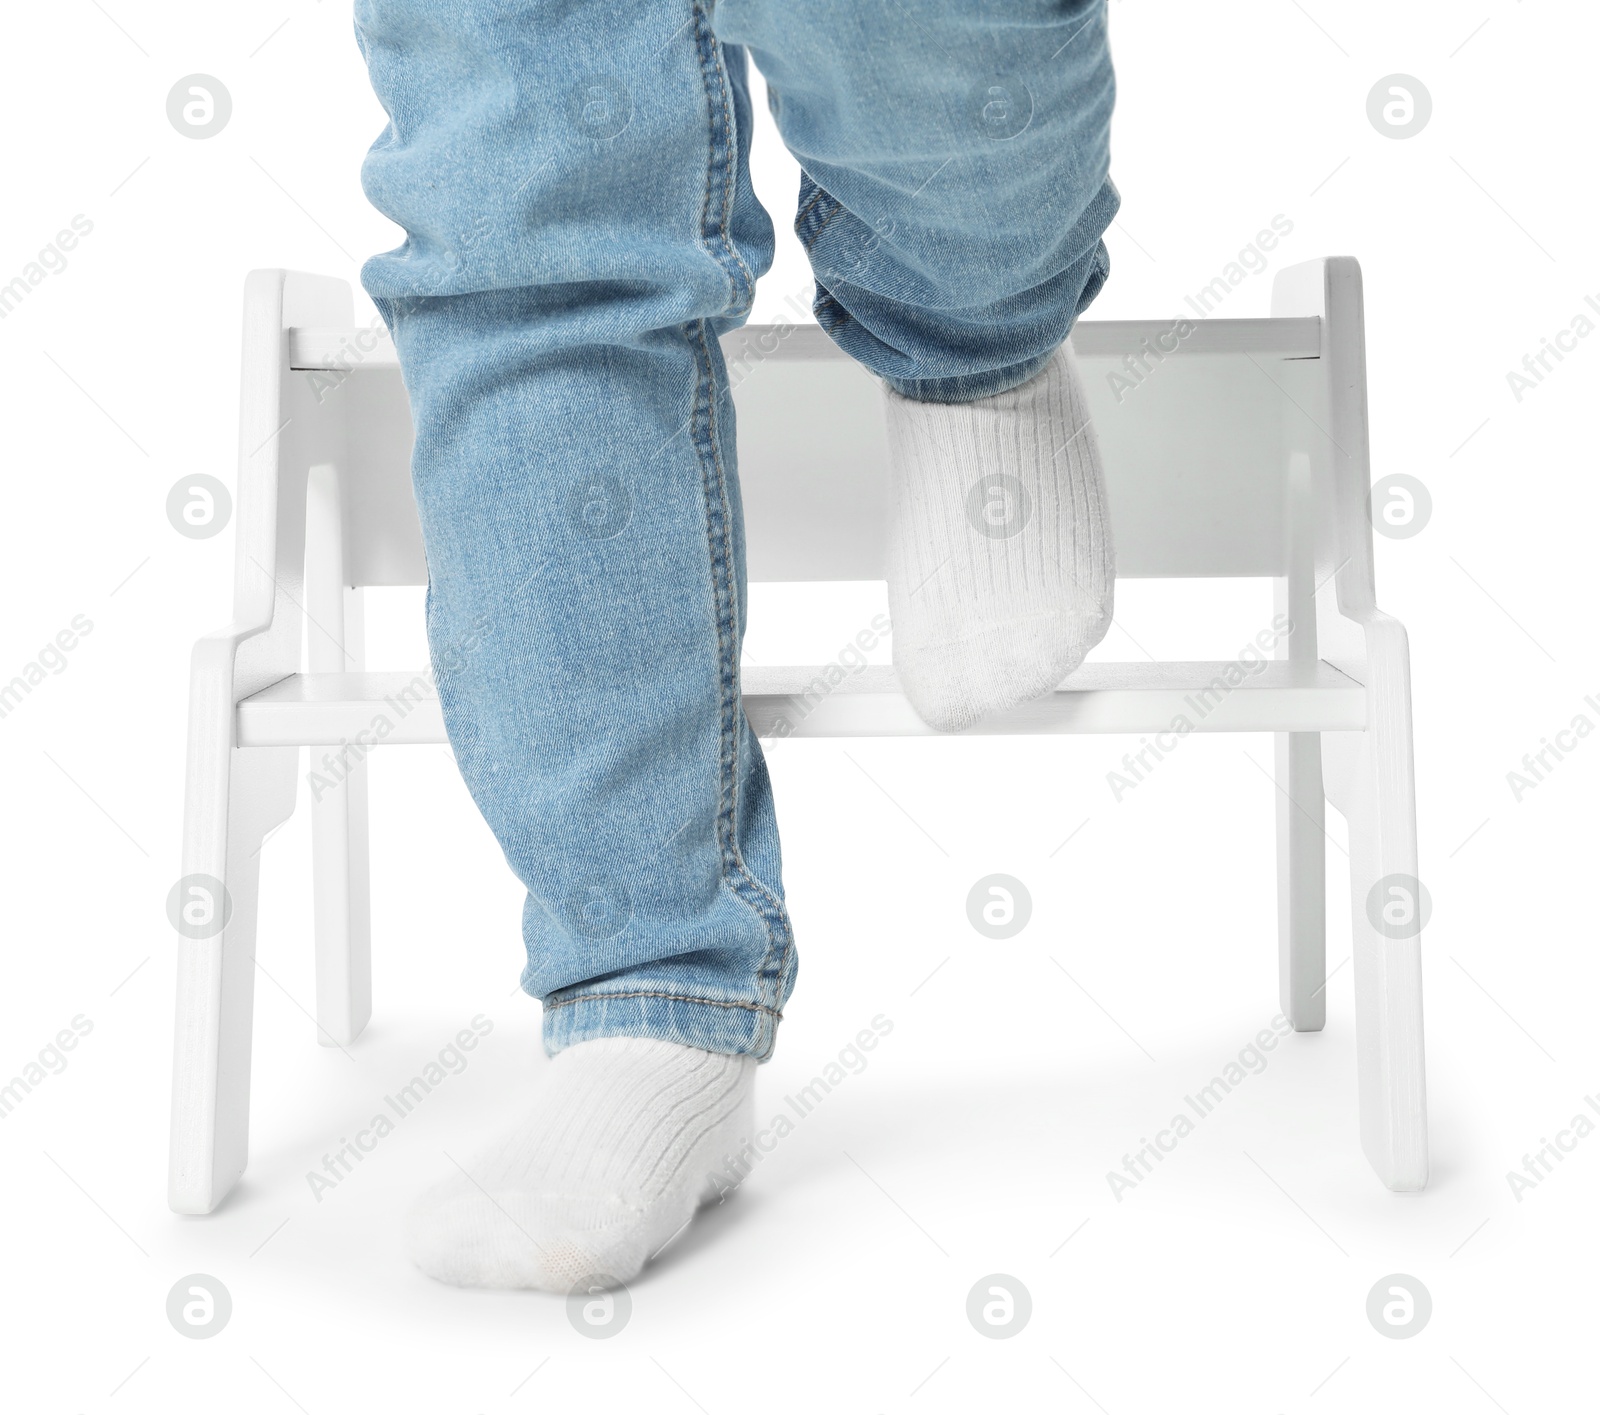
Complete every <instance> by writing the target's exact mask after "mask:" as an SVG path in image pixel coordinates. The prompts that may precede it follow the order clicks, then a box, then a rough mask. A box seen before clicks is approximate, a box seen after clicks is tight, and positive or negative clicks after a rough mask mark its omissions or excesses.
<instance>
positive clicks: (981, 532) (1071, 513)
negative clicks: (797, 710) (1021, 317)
mask: <svg viewBox="0 0 1600 1415" xmlns="http://www.w3.org/2000/svg"><path fill="white" fill-rule="evenodd" d="M884 394H885V398H886V400H887V414H888V424H889V472H890V477H891V503H890V525H889V563H888V576H889V615H890V618H891V619H892V621H893V623H894V664H895V670H896V673H897V675H898V677H899V679H900V684H901V687H902V688H903V689H904V691H905V693H906V695H907V696H908V697H909V698H910V699H911V703H912V706H913V707H915V708H916V710H917V712H918V714H919V715H920V716H921V717H922V719H923V720H924V721H925V722H927V723H928V724H929V726H931V727H937V728H939V729H940V730H941V731H946V732H954V731H959V730H960V729H961V728H963V727H970V726H971V725H972V724H973V723H974V722H976V721H977V720H978V719H979V718H980V717H982V716H984V715H986V714H988V713H991V712H1000V711H1003V710H1005V709H1006V708H1010V707H1015V706H1016V705H1017V704H1018V703H1023V702H1027V701H1029V700H1030V699H1032V698H1036V697H1038V696H1039V695H1040V694H1042V693H1048V692H1049V691H1050V690H1051V689H1052V688H1054V687H1055V686H1056V684H1058V683H1059V682H1060V681H1061V680H1062V679H1063V678H1065V677H1066V676H1067V674H1069V673H1070V672H1072V670H1073V669H1074V668H1076V667H1077V666H1078V665H1079V664H1080V663H1082V662H1083V658H1084V655H1085V654H1087V653H1088V652H1089V650H1090V649H1092V648H1093V647H1094V646H1095V645H1096V644H1097V643H1099V642H1100V640H1101V638H1102V637H1104V635H1105V632H1106V630H1107V629H1108V628H1109V627H1110V625H1111V604H1112V591H1113V587H1114V584H1115V574H1116V571H1115V566H1114V557H1113V549H1112V542H1111V527H1110V523H1109V520H1108V519H1107V513H1106V496H1105V483H1104V480H1103V478H1102V477H1101V473H1100V452H1099V448H1098V446H1097V445H1096V443H1095V436H1094V429H1093V427H1092V426H1090V424H1089V412H1088V404H1087V400H1086V399H1085V398H1084V396H1083V385H1082V382H1081V380H1080V379H1079V376H1078V371H1077V365H1076V363H1075V361H1074V359H1073V355H1072V350H1071V348H1070V346H1068V345H1065V344H1063V345H1062V346H1061V349H1060V350H1059V351H1058V352H1057V353H1056V355H1055V357H1054V358H1053V359H1052V360H1051V361H1050V363H1049V364H1048V365H1047V366H1046V367H1045V369H1044V370H1043V371H1042V372H1041V373H1039V374H1038V375H1037V376H1036V377H1035V378H1033V379H1032V380H1030V381H1029V382H1027V383H1025V384H1023V385H1022V386H1021V387H1020V388H1013V389H1011V390H1009V391H1008V392H1005V393H997V394H995V395H994V396H993V397H989V398H980V399H978V400H977V401H976V402H972V403H949V404H944V403H919V402H916V401H915V400H913V399H910V398H903V397H901V396H900V395H899V394H897V393H894V392H892V391H890V390H888V389H885V390H884Z"/></svg>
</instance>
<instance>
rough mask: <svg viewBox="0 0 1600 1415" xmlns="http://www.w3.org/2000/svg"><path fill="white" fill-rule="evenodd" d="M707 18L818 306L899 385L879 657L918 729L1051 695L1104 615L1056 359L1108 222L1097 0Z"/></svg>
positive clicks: (818, 0)
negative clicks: (759, 127) (778, 176)
mask: <svg viewBox="0 0 1600 1415" xmlns="http://www.w3.org/2000/svg"><path fill="white" fill-rule="evenodd" d="M716 26H717V33H718V34H719V35H720V36H721V37H722V38H723V39H725V40H727V41H728V42H730V43H734V44H740V45H743V46H745V47H746V48H748V49H749V51H750V53H751V55H752V57H753V58H754V59H755V60H756V62H757V64H758V65H759V66H760V68H761V70H762V72H763V74H764V75H765V76H766V79H767V82H768V85H769V87H770V90H771V95H772V107H773V112H774V114H775V116H776V118H777V121H778V126H779V128H780V129H781V130H782V132H783V136H784V139H785V141H786V142H787V143H788V145H789V147H790V149H791V151H793V153H794V155H795V157H796V158H797V159H798V160H799V162H800V164H801V166H802V168H803V169H804V172H805V179H804V181H803V182H802V186H801V199H800V212H799V216H798V219H797V221H796V223H795V226H796V230H797V232H798V233H799V235H800V237H801V239H802V241H804V242H805V244H806V247H807V249H808V251H809V252H810V256H811V262H812V265H813V267H814V269H815V271H816V276H817V283H818V291H817V300H816V312H817V318H818V319H819V320H820V321H821V323H822V325H823V327H824V328H825V329H827V331H828V332H829V333H830V334H831V335H832V336H833V338H834V340H835V341H836V342H837V343H838V344H839V345H840V346H841V347H842V348H843V349H844V350H845V351H846V352H847V353H849V354H851V355H853V356H854V357H855V358H857V359H859V360H860V361H861V362H862V363H863V364H865V365H866V366H867V367H868V368H870V369H872V370H873V371H874V372H875V373H877V374H879V375H881V376H882V377H883V379H884V381H885V383H886V384H887V385H888V388H889V390H890V392H889V393H888V397H887V404H888V418H889V433H890V453H891V465H890V471H891V473H892V475H893V480H894V501H893V512H892V515H893V521H892V525H891V543H890V553H889V604H890V610H891V613H892V617H893V620H894V657H895V666H896V668H897V670H898V672H899V676H900V679H901V682H902V684H903V685H904V686H905V688H906V690H907V692H908V693H909V695H910V696H911V699H912V701H913V703H914V704H915V705H916V707H917V709H918V711H919V712H921V714H922V715H923V717H924V718H926V719H927V720H928V721H929V722H930V723H932V724H933V725H934V726H937V727H941V728H946V729H956V728H961V727H965V726H968V725H970V724H971V723H972V722H974V721H976V720H977V719H978V718H979V717H980V716H981V715H983V714H984V713H987V712H991V711H995V710H998V709H1003V708H1006V707H1010V706H1013V705H1015V704H1016V703H1019V702H1022V701H1024V700H1026V699H1028V698H1031V697H1034V696H1037V695H1038V694H1040V693H1043V692H1047V691H1048V690H1049V689H1051V688H1052V687H1054V686H1055V684H1056V683H1058V682H1059V681H1060V680H1061V679H1062V678H1063V677H1064V676H1065V675H1066V674H1067V673H1069V672H1070V671H1071V670H1072V669H1073V668H1075V667H1076V666H1077V665H1078V663H1079V662H1081V661H1082V658H1083V656H1084V654H1086V653H1087V652H1088V651H1089V649H1091V648H1092V647H1093V646H1094V645H1095V643H1097V642H1098V641H1099V639H1100V638H1101V636H1102V635H1103V634H1104V633H1105V631H1106V628H1107V627H1108V626H1109V624H1110V620H1111V600H1112V583H1113V568H1112V546H1111V537H1110V530H1109V526H1108V524H1107V519H1106V510H1105V497H1104V489H1103V486H1102V482H1101V477H1100V465H1099V454H1098V452H1097V450H1096V446H1095V440H1094V433H1093V429H1092V428H1091V427H1090V426H1089V425H1088V418H1087V411H1086V408H1085V403H1084V399H1083V393H1082V388H1081V386H1080V385H1079V382H1078V377H1077V374H1076V371H1075V369H1074V366H1073V364H1072V361H1071V354H1070V350H1068V349H1065V348H1061V345H1062V341H1063V340H1064V339H1065V338H1066V336H1067V333H1068V331H1069V330H1070V329H1071V327H1072V322H1073V320H1074V319H1075V318H1076V317H1077V316H1078V315H1079V314H1080V313H1081V312H1082V311H1083V309H1084V308H1086V307H1087V305H1088V304H1089V302H1090V300H1092V299H1093V298H1094V296H1095V294H1096V293H1097V292H1098V291H1099V289H1100V286H1101V284H1102V283H1103V282H1104V280H1105V277H1106V271H1107V257H1106V251H1105V246H1104V245H1103V244H1102V242H1101V239H1100V238H1101V234H1102V233H1103V232H1104V231H1105V229H1106V227H1107V226H1108V225H1109V224H1110V222H1111V219H1112V217H1113V216H1114V215H1115V213H1116V209H1117V195H1116V191H1115V189H1114V188H1113V187H1112V185H1111V181H1110V178H1109V176H1108V163H1109V155H1108V135H1109V126H1110V118H1111V106H1112V98H1113V82H1112V73H1111V60H1110V55H1109V52H1108V50H1107V47H1106V33H1105V8H1104V4H1103V0H1087V3H1086V2H1085V0H1000V2H999V3H989V4H984V5H976V4H973V3H971V0H923V3H918V4H914V5H912V4H908V5H892V4H880V3H871V4H859V5H840V4H834V3H831V0H784V3H778V0H719V2H718V4H717V7H716ZM1058 350H1059V352H1058Z"/></svg>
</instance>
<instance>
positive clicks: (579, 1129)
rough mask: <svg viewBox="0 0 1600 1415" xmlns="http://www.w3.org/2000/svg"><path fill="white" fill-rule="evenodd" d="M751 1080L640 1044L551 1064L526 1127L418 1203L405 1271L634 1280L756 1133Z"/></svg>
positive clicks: (472, 1281)
mask: <svg viewBox="0 0 1600 1415" xmlns="http://www.w3.org/2000/svg"><path fill="white" fill-rule="evenodd" d="M755 1070H756V1061H755V1058H754V1057H749V1056H724V1055H722V1054H720V1053H717V1052H709V1051H701V1050H699V1048H697V1047H686V1046H679V1045H677V1044H676V1043H674V1042H663V1041H653V1040H649V1039H646V1038H641V1037H604V1038H599V1039H597V1040H595V1041H589V1042H579V1043H578V1044H577V1045H575V1046H571V1047H568V1048H567V1049H566V1050H565V1051H562V1052H559V1053H557V1055H556V1056H555V1058H554V1059H553V1060H552V1061H551V1063H550V1067H549V1071H548V1073H547V1075H546V1076H545V1078H544V1082H543V1085H542V1086H541V1087H540V1089H539V1093H538V1095H537V1098H536V1099H535V1101H534V1107H533V1113H532V1114H531V1115H529V1116H528V1118H527V1119H526V1120H525V1121H524V1122H523V1123H522V1125H521V1126H519V1127H518V1129H517V1130H516V1131H515V1132H514V1133H513V1134H511V1135H510V1136H508V1137H507V1138H506V1139H505V1140H503V1141H502V1142H501V1143H500V1144H498V1145H496V1146H494V1147H493V1148H491V1149H489V1150H487V1151H486V1152H485V1153H483V1154H482V1155H480V1156H479V1157H478V1158H477V1159H476V1160H475V1161H474V1162H473V1163H471V1164H469V1165H468V1166H467V1173H466V1174H461V1173H457V1174H456V1175H455V1176H454V1177H453V1178H452V1179H449V1180H447V1181H445V1183H443V1184H441V1185H440V1186H439V1187H438V1188H437V1189H435V1190H433V1191H432V1192H431V1193H429V1194H427V1195H425V1196H424V1197H423V1199H422V1201H421V1202H420V1203H419V1204H418V1205H417V1207H416V1209H415V1210H414V1211H413V1213H412V1216H411V1222H410V1239H411V1255H412V1258H413V1260H414V1261H415V1262H416V1264H417V1266H418V1267H419V1268H421V1269H422V1271H423V1272H425V1273H427V1274H428V1275H429V1276H430V1277H435V1278H438V1279H439V1280H440V1281H441V1282H449V1283H454V1284H455V1285H456V1286H458V1287H538V1288H543V1289H545V1290H546V1291H548V1292H560V1293H570V1292H571V1291H572V1290H573V1289H574V1287H575V1286H576V1285H577V1284H578V1283H579V1282H582V1281H584V1280H586V1279H588V1280H593V1279H596V1278H599V1279H601V1280H603V1281H604V1282H605V1284H606V1285H608V1286H609V1285H614V1284H615V1283H621V1282H627V1281H630V1280H631V1279H632V1278H633V1277H635V1276H636V1275H637V1274H638V1272H639V1270H640V1269H641V1268H642V1267H643V1266H644V1265H645V1263H646V1262H647V1261H648V1260H649V1259H650V1258H651V1257H652V1256H654V1255H655V1253H656V1252H658V1251H659V1250H660V1249H661V1248H662V1247H663V1246H664V1245H665V1244H666V1243H667V1242H668V1240H669V1239H671V1238H672V1237H673V1236H674V1235H675V1234H676V1233H677V1232H678V1231H679V1230H680V1229H682V1228H683V1227H684V1226H685V1225H686V1224H687V1223H688V1222H689V1220H690V1219H691V1218H692V1217H693V1216H694V1213H695V1210H696V1209H697V1208H698V1207H699V1205H700V1203H701V1202H702V1200H703V1199H706V1198H709V1197H711V1196H712V1195H713V1194H714V1193H716V1192H717V1186H716V1185H715V1184H714V1183H713V1184H709V1185H708V1179H707V1177H708V1175H709V1174H710V1173H711V1172H712V1171H713V1170H720V1168H721V1160H722V1156H723V1155H725V1154H728V1153H730V1152H733V1151H736V1150H737V1149H738V1148H739V1146H740V1145H741V1144H742V1143H743V1142H744V1140H745V1138H746V1137H747V1136H750V1135H752V1134H754V1133H755V1131H754V1125H753V1121H754V1106H753V1102H752V1096H751V1093H752V1082H753V1080H754V1077H755Z"/></svg>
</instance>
